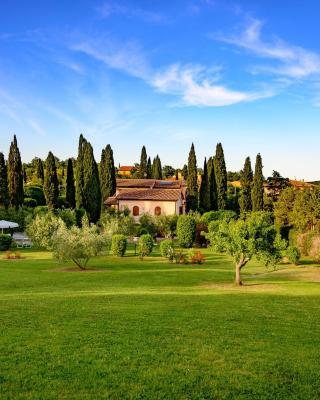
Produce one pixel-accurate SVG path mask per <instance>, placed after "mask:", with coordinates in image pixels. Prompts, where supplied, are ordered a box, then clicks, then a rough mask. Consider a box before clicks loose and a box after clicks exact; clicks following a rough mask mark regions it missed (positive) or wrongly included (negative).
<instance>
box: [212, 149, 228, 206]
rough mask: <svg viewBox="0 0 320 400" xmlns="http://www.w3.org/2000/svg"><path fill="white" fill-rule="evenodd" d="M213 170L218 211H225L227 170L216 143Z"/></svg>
mask: <svg viewBox="0 0 320 400" xmlns="http://www.w3.org/2000/svg"><path fill="white" fill-rule="evenodd" d="M214 169H215V178H216V184H217V206H218V210H225V209H226V208H227V169H226V163H225V159H224V153H223V148H222V144H221V143H218V144H217V147H216V156H215V158H214Z"/></svg>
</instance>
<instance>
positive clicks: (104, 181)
mask: <svg viewBox="0 0 320 400" xmlns="http://www.w3.org/2000/svg"><path fill="white" fill-rule="evenodd" d="M100 183H101V207H102V209H104V208H105V205H104V201H105V200H106V199H107V198H108V197H110V196H113V195H114V194H115V192H116V186H117V184H116V171H115V167H114V160H113V151H112V148H111V146H110V144H108V145H107V146H106V148H105V149H103V150H102V153H101V162H100Z"/></svg>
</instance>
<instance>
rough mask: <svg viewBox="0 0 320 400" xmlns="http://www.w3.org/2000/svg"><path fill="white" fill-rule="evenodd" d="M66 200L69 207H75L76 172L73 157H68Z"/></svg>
mask: <svg viewBox="0 0 320 400" xmlns="http://www.w3.org/2000/svg"><path fill="white" fill-rule="evenodd" d="M66 200H67V203H68V204H69V207H71V208H75V206H76V189H75V186H74V173H73V162H72V158H69V159H68V164H67V179H66Z"/></svg>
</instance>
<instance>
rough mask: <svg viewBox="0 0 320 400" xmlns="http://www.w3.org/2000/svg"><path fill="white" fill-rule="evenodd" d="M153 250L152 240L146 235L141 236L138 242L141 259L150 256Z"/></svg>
mask: <svg viewBox="0 0 320 400" xmlns="http://www.w3.org/2000/svg"><path fill="white" fill-rule="evenodd" d="M152 249H153V239H152V236H151V235H150V234H149V233H147V234H145V235H141V236H140V238H139V242H138V252H139V255H140V257H141V258H143V257H145V256H148V255H150V254H151V252H152Z"/></svg>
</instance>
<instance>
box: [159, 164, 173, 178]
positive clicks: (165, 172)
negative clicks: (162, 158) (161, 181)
mask: <svg viewBox="0 0 320 400" xmlns="http://www.w3.org/2000/svg"><path fill="white" fill-rule="evenodd" d="M175 173H176V170H175V169H174V168H173V167H171V165H165V166H164V167H163V169H162V175H163V176H164V177H165V178H170V177H171V176H174V175H175Z"/></svg>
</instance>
